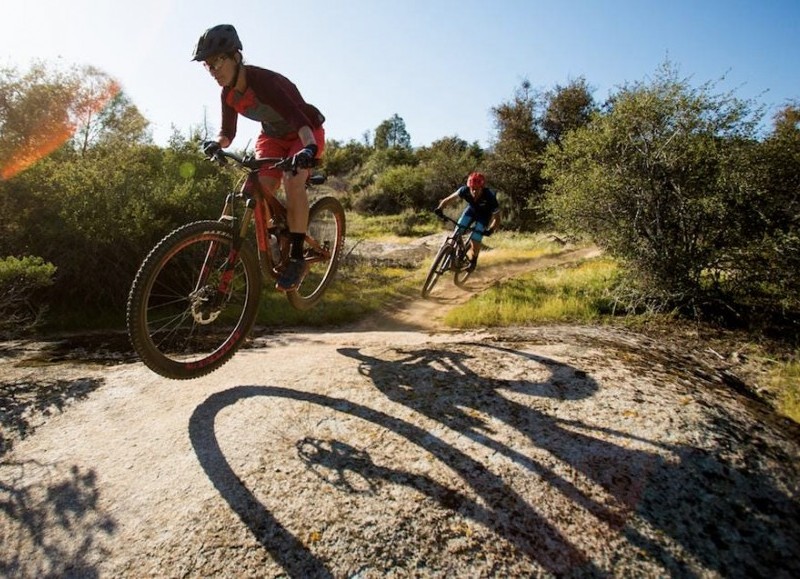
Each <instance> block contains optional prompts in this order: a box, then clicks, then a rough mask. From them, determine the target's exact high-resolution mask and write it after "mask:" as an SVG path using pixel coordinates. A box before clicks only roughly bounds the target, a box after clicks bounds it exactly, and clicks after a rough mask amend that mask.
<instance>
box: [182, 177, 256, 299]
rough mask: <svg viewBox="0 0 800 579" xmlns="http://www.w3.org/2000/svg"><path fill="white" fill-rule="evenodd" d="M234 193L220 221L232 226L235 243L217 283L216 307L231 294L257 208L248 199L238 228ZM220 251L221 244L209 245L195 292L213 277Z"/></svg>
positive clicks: (227, 201)
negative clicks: (234, 276)
mask: <svg viewBox="0 0 800 579" xmlns="http://www.w3.org/2000/svg"><path fill="white" fill-rule="evenodd" d="M234 198H235V194H234V193H229V194H228V196H227V197H226V198H225V206H224V207H223V209H222V215H221V216H220V221H222V222H229V223H230V225H231V232H232V234H233V243H232V244H231V248H230V250H229V251H228V256H227V258H226V259H225V263H224V265H223V266H222V270H221V273H220V278H219V282H218V283H217V288H216V289H217V291H216V295H215V298H214V302H215V303H214V305H220V304H221V303H222V301H223V299H224V298H225V297H227V296H228V295H229V293H230V289H231V281H232V280H233V273H234V270H235V268H236V262H237V261H238V260H239V253H240V252H241V249H242V243H244V240H245V239H246V238H247V230H248V228H249V227H250V222H251V221H252V217H253V211H254V208H255V206H256V201H255V199H253V198H252V197H249V196H248V197H247V200H246V201H245V209H244V213H243V215H242V218H241V220H240V223H239V226H238V227H237V226H236V215H235V211H234ZM218 251H219V243H217V242H211V243H210V244H209V247H208V250H207V251H206V257H205V260H204V261H203V267H202V269H201V270H200V278H199V279H198V281H197V286H196V287H195V291H197V290H199V289H200V288H202V287H204V286H205V284H206V282H207V281H208V278H209V277H210V275H211V264H212V263H213V262H214V259H215V258H216V256H217V253H218Z"/></svg>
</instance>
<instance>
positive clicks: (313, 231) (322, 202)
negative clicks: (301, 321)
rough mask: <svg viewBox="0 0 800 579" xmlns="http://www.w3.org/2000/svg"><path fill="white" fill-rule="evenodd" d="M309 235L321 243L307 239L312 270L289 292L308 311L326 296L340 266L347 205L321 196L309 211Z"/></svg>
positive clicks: (294, 303) (306, 253)
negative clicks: (298, 285)
mask: <svg viewBox="0 0 800 579" xmlns="http://www.w3.org/2000/svg"><path fill="white" fill-rule="evenodd" d="M308 237H309V238H311V239H313V240H314V243H315V244H316V245H317V246H318V247H315V246H314V245H312V244H310V243H309V242H308V241H306V245H305V248H304V257H305V260H306V263H307V264H308V273H307V274H306V276H305V278H303V282H302V283H301V284H300V287H299V288H297V290H295V291H293V292H289V293H287V294H286V297H287V299H288V300H289V303H290V304H291V305H292V307H294V308H295V309H297V310H308V309H310V308H312V307H314V306H315V305H317V303H318V302H319V300H320V299H322V295H323V294H324V293H325V290H326V289H327V288H328V286H329V285H330V283H331V282H332V281H333V278H334V276H335V275H336V270H337V269H338V267H339V258H340V256H341V253H342V248H343V247H344V238H345V216H344V208H343V207H342V204H341V203H340V202H339V200H338V199H336V198H335V197H321V198H320V199H318V200H317V201H315V202H314V204H313V205H311V209H309V212H308Z"/></svg>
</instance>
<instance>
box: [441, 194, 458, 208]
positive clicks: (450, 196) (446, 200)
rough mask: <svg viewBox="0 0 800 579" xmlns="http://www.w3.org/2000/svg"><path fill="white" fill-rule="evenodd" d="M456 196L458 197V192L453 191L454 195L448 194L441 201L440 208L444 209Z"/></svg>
mask: <svg viewBox="0 0 800 579" xmlns="http://www.w3.org/2000/svg"><path fill="white" fill-rule="evenodd" d="M456 197H458V193H453V194H452V195H448V196H447V197H445V198H444V199H442V200H441V201H439V209H443V208H444V207H446V206H447V205H449V204H450V203H451V202H452V201H453V199H455V198H456Z"/></svg>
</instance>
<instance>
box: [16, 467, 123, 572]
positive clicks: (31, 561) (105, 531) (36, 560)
mask: <svg viewBox="0 0 800 579" xmlns="http://www.w3.org/2000/svg"><path fill="white" fill-rule="evenodd" d="M99 500H100V492H99V490H98V484H97V475H96V473H95V471H94V470H93V469H85V468H81V467H79V466H76V465H72V466H69V467H66V466H65V465H61V464H46V463H41V462H37V461H33V460H25V461H13V460H10V461H0V537H2V541H0V576H2V577H99V576H100V571H99V569H98V567H97V565H96V564H95V563H94V562H93V561H97V560H100V558H98V557H96V556H97V554H98V553H100V554H103V553H105V552H106V548H105V547H104V540H105V537H108V536H111V535H113V534H114V532H115V531H116V528H117V523H116V521H115V520H114V519H113V518H112V517H111V516H110V515H109V514H107V513H105V512H103V511H102V510H101V509H100V507H99Z"/></svg>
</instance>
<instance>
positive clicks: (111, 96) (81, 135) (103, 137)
mask: <svg viewBox="0 0 800 579" xmlns="http://www.w3.org/2000/svg"><path fill="white" fill-rule="evenodd" d="M81 73H82V78H81V79H80V88H79V91H78V94H77V95H76V96H75V104H74V109H75V114H74V116H75V124H76V129H75V136H74V137H73V140H74V142H75V145H76V147H77V148H78V150H79V151H80V152H81V154H86V151H87V150H88V148H89V147H91V146H94V145H104V144H105V145H111V146H127V145H130V144H133V143H140V144H146V143H148V142H150V135H149V133H148V131H147V127H148V125H149V122H148V121H147V119H145V118H144V117H143V116H142V114H141V113H140V112H139V110H138V109H137V108H136V106H135V105H134V104H133V103H132V102H131V101H130V99H129V98H128V96H127V95H126V94H125V93H123V92H122V91H121V90H120V88H119V84H118V83H117V82H116V81H115V80H114V79H112V78H111V77H109V76H108V75H107V74H105V73H103V72H102V71H100V70H98V69H96V68H93V67H87V68H85V69H83V70H82V71H81Z"/></svg>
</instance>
